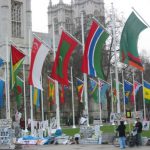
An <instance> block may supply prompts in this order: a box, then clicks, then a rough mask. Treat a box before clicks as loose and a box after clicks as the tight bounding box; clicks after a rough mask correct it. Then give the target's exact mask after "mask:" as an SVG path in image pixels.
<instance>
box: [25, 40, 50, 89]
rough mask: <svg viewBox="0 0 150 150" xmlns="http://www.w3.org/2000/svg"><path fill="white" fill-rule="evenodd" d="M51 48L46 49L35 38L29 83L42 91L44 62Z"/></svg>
mask: <svg viewBox="0 0 150 150" xmlns="http://www.w3.org/2000/svg"><path fill="white" fill-rule="evenodd" d="M48 51H49V48H48V47H46V46H45V45H44V44H43V43H42V42H41V41H39V40H38V39H36V38H34V40H33V45H32V52H31V63H30V69H29V70H30V71H29V77H28V82H29V84H30V85H32V86H34V87H36V88H38V89H41V90H42V85H41V82H40V78H41V71H42V67H43V63H44V60H45V58H46V56H47V54H48Z"/></svg>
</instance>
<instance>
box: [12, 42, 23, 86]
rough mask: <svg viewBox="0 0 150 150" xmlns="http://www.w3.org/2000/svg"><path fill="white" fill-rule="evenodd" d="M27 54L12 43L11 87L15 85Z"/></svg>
mask: <svg viewBox="0 0 150 150" xmlns="http://www.w3.org/2000/svg"><path fill="white" fill-rule="evenodd" d="M24 57H25V55H24V54H23V53H22V52H21V51H19V50H18V49H17V48H16V47H14V46H13V45H11V61H10V65H11V66H10V73H11V75H10V77H11V88H13V87H14V85H15V82H16V77H17V74H18V72H19V71H20V67H21V66H22V63H23V60H24Z"/></svg>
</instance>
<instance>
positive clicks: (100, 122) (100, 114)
mask: <svg viewBox="0 0 150 150" xmlns="http://www.w3.org/2000/svg"><path fill="white" fill-rule="evenodd" d="M100 84H101V83H100V79H98V99H99V117H100V118H99V126H101V125H102V108H101V94H100V92H101V87H100Z"/></svg>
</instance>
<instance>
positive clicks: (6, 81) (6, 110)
mask: <svg viewBox="0 0 150 150" xmlns="http://www.w3.org/2000/svg"><path fill="white" fill-rule="evenodd" d="M5 93H6V94H5V95H6V97H5V98H6V118H7V109H8V91H7V64H5Z"/></svg>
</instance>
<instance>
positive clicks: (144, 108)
mask: <svg viewBox="0 0 150 150" xmlns="http://www.w3.org/2000/svg"><path fill="white" fill-rule="evenodd" d="M142 86H143V87H142V89H143V107H144V120H146V107H145V99H144V75H143V72H142Z"/></svg>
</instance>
